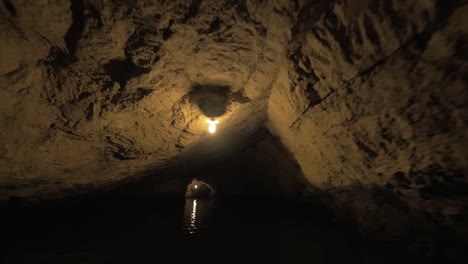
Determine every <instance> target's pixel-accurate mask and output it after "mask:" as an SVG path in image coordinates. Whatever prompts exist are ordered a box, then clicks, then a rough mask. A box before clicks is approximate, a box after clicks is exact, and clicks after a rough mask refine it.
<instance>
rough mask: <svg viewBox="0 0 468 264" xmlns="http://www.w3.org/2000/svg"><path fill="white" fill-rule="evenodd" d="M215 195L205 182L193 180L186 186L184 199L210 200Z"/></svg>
mask: <svg viewBox="0 0 468 264" xmlns="http://www.w3.org/2000/svg"><path fill="white" fill-rule="evenodd" d="M214 195H215V191H214V190H213V188H211V186H210V185H208V184H207V183H206V182H202V181H199V180H197V179H194V180H193V181H192V183H190V184H189V185H188V186H187V191H186V192H185V197H186V198H211V197H213V196H214Z"/></svg>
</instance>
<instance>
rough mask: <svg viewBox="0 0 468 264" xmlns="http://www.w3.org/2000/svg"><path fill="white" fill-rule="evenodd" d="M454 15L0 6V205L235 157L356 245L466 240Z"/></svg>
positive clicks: (463, 65) (105, 4) (388, 4)
mask: <svg viewBox="0 0 468 264" xmlns="http://www.w3.org/2000/svg"><path fill="white" fill-rule="evenodd" d="M467 12H468V5H467V3H466V1H462V0H460V1H455V0H453V1H436V0H399V1H390V0H389V1H377V0H346V1H345V0H343V1H328V0H327V1H303V0H297V1H286V0H285V1H281V0H277V1H270V0H264V1H250V0H247V1H246V0H242V1H228V0H226V1H219V0H212V1H211V0H192V1H182V0H181V1H175V0H174V1H126V0H121V1H110V0H109V1H106V0H101V1H99V0H71V1H25V0H4V1H2V3H1V4H0V34H1V42H0V58H1V59H0V100H1V101H0V112H1V117H0V200H2V201H4V202H5V203H7V202H8V201H10V200H11V199H24V200H27V201H32V202H40V201H45V200H50V199H58V198H64V197H70V196H74V195H77V194H83V193H89V192H95V191H104V190H108V189H113V188H114V187H115V188H117V187H119V186H122V184H125V183H128V182H133V181H140V180H143V181H147V180H145V178H147V177H153V178H157V177H158V175H164V173H162V174H158V173H159V172H164V170H165V169H168V168H169V169H171V168H172V169H173V168H177V167H185V168H192V167H197V166H202V165H203V166H205V165H206V164H207V163H209V162H217V161H219V160H220V159H222V158H223V157H227V156H236V155H244V154H242V153H245V150H246V149H250V150H248V151H247V153H249V154H246V155H247V156H246V157H255V159H257V158H258V157H264V156H265V157H268V159H266V158H265V159H266V160H268V161H273V160H276V162H275V163H274V164H272V165H271V166H272V168H276V167H281V166H292V167H291V169H290V170H289V169H288V170H286V171H283V172H284V173H282V174H281V176H278V173H277V172H281V170H280V169H276V171H277V172H275V173H273V174H274V175H275V177H280V178H281V177H284V178H288V181H289V179H295V180H297V182H298V184H297V188H296V189H295V190H294V191H291V190H290V188H289V187H290V186H291V185H290V184H288V185H287V186H288V191H287V192H286V193H288V195H293V194H294V195H296V196H299V197H301V199H315V198H317V199H319V200H321V201H322V202H323V203H325V204H327V206H329V207H330V208H333V209H334V211H335V213H336V214H337V215H343V216H345V217H347V218H350V219H354V221H355V222H356V225H357V226H359V228H360V229H361V230H362V231H363V232H364V233H369V234H381V235H383V236H388V235H389V234H391V236H392V237H399V236H406V235H408V233H411V232H413V233H417V234H422V236H429V237H430V234H431V233H430V232H428V230H434V229H435V228H436V227H440V226H443V227H444V228H449V229H450V230H453V232H454V233H455V234H456V236H459V237H466V231H467V224H466V223H467V222H466V221H467V218H466V217H467V215H466V213H467V201H468V198H467V188H468V182H467V177H466V173H467V170H468V161H467V158H468V156H467V153H468V152H467V151H466V150H467V149H468V141H467V130H466V124H467V123H468V119H467V113H468V109H467V108H468V89H467V78H466V77H467V76H468V72H467V66H468V64H467V58H468V54H467V47H466V39H467V34H468V27H467V26H466V25H467V20H466V14H467ZM209 118H217V120H218V121H219V124H217V132H216V134H214V135H210V134H209V133H207V128H208V125H207V122H206V121H207V119H209ZM265 140H267V141H265ZM262 142H263V143H262ZM265 142H267V143H265ZM262 144H263V145H262ZM252 147H253V148H254V149H253V150H252V149H251V148H252ZM276 152H278V153H282V154H278V155H276V154H275V155H276V156H275V157H281V158H276V159H275V158H272V157H270V156H271V155H273V154H272V153H276ZM239 153H241V154H239ZM249 155H250V156H249ZM269 155H270V156H269ZM281 155H284V156H287V157H284V158H283V156H281ZM286 158H288V159H292V160H293V161H294V162H297V167H296V166H293V165H290V164H289V163H288V164H282V163H281V160H285V159H286ZM237 159H238V160H239V161H242V160H243V159H242V158H241V157H237ZM246 160H249V159H246ZM246 160H244V161H242V162H247V161H246ZM258 162H259V164H263V165H262V166H264V167H265V170H262V171H258V173H264V172H265V171H268V170H269V169H268V167H269V165H268V163H265V162H263V163H262V161H261V158H259V160H258ZM278 164H280V166H279V165H278ZM275 166H276V167H275ZM270 169H271V168H270ZM272 170H275V169H272ZM273 174H272V175H273ZM174 175H177V174H174ZM220 177H222V175H220ZM150 181H151V182H153V180H150ZM279 181H280V180H279ZM156 182H157V181H156ZM155 184H156V183H155ZM156 185H157V184H156ZM291 188H292V187H291ZM156 189H157V188H156V187H155V188H151V190H152V191H154V190H156ZM275 192H277V190H275ZM419 237H421V236H419ZM428 239H430V238H428Z"/></svg>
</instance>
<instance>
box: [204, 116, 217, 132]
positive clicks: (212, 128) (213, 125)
mask: <svg viewBox="0 0 468 264" xmlns="http://www.w3.org/2000/svg"><path fill="white" fill-rule="evenodd" d="M206 122H207V123H208V124H210V125H209V126H208V131H209V132H210V133H211V134H213V133H214V132H216V125H217V124H219V121H218V120H210V119H208V120H206Z"/></svg>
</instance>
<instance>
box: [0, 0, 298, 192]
mask: <svg viewBox="0 0 468 264" xmlns="http://www.w3.org/2000/svg"><path fill="white" fill-rule="evenodd" d="M293 7H294V5H293V3H288V1H284V3H281V2H278V3H276V2H265V3H256V2H255V1H248V2H247V1H217V0H216V1H214V0H213V1H200V0H194V1H84V0H72V1H71V2H68V1H33V2H31V1H3V2H2V4H0V12H1V13H0V14H1V17H0V18H1V22H0V27H1V29H0V32H1V34H2V42H1V44H0V45H1V48H0V51H1V57H2V59H1V65H0V75H1V77H0V86H1V89H0V93H1V94H0V98H1V99H0V100H1V102H0V109H1V113H2V115H1V117H0V118H1V119H0V124H1V125H0V135H1V137H0V199H8V198H9V197H11V196H19V197H38V198H39V199H49V198H52V197H61V196H64V195H70V194H73V193H77V192H82V191H89V190H93V189H99V188H103V187H105V186H109V185H113V184H115V183H116V182H119V181H126V180H129V179H132V178H136V177H140V176H141V173H142V172H143V171H150V170H151V169H153V168H159V167H162V166H164V164H165V163H167V161H168V160H171V159H173V158H175V157H178V156H180V155H185V156H186V157H187V156H192V158H193V156H197V155H200V153H203V152H204V151H205V150H204V149H203V148H198V149H197V148H195V149H194V148H193V147H192V151H191V152H188V153H189V154H190V155H189V154H183V153H184V152H187V151H186V149H188V148H189V147H190V146H193V145H194V144H195V143H196V144H198V145H200V144H201V143H200V142H203V140H205V139H207V138H208V137H207V135H206V129H207V124H206V122H205V120H206V117H205V116H204V115H203V114H202V112H201V111H200V109H199V107H198V105H197V104H196V102H193V100H192V99H193V98H196V96H193V92H194V91H195V92H196V89H192V88H194V87H195V88H196V87H200V86H201V87H203V86H208V87H212V86H217V87H227V89H228V97H229V104H228V105H227V110H226V111H227V112H226V114H224V115H223V116H222V117H221V118H219V120H220V124H219V132H220V133H223V131H226V132H229V133H230V135H232V136H236V135H237V134H239V133H241V134H247V135H249V134H252V133H255V131H256V130H257V128H259V127H261V126H262V123H263V122H264V120H265V113H266V112H265V111H266V110H265V109H266V103H267V96H268V94H269V87H270V86H271V83H272V81H273V80H274V79H275V76H276V72H277V69H278V65H279V61H281V60H282V59H283V57H285V49H284V47H285V45H286V43H287V41H288V39H289V34H290V27H291V26H292V23H293V14H292V13H288V12H287V11H288V10H291V9H293ZM225 138H228V140H227V141H229V136H228V135H226V136H225ZM220 150H222V149H220ZM184 162H190V159H187V158H186V159H184Z"/></svg>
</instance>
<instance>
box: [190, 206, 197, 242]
mask: <svg viewBox="0 0 468 264" xmlns="http://www.w3.org/2000/svg"><path fill="white" fill-rule="evenodd" d="M196 223H197V199H194V200H193V204H192V214H190V229H191V230H190V234H193V233H195V230H196V229H197V225H196Z"/></svg>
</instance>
